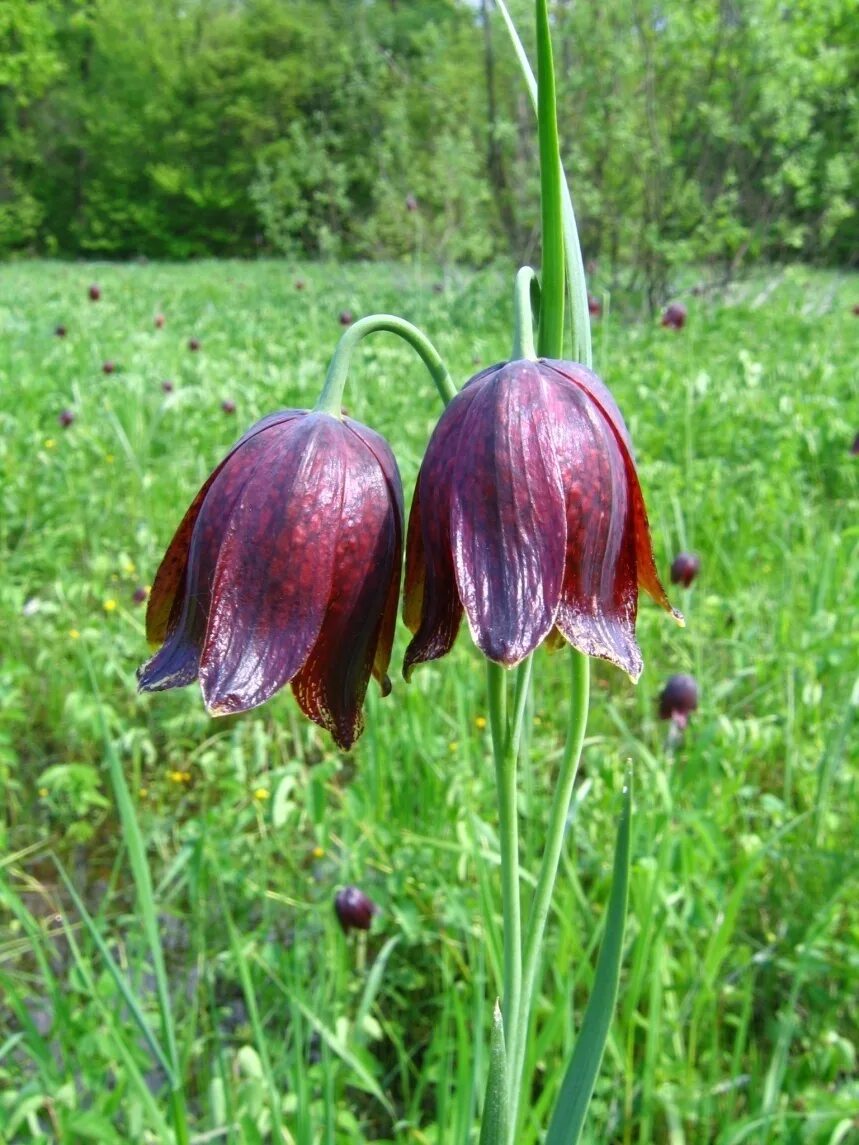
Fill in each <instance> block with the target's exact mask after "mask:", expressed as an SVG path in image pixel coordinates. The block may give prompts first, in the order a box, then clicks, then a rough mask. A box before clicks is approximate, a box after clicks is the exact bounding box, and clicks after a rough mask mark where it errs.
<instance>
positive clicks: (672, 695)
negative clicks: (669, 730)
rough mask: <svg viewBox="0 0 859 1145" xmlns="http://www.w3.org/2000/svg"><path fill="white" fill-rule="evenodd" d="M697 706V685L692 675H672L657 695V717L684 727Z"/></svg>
mask: <svg viewBox="0 0 859 1145" xmlns="http://www.w3.org/2000/svg"><path fill="white" fill-rule="evenodd" d="M697 707H698V685H697V684H696V683H695V680H694V678H693V677H692V676H683V675H681V676H672V677H671V678H670V679H669V681H668V683H667V684H666V685H665V687H664V688H663V689H662V692H661V693H660V696H659V718H660V719H661V720H672V721H673V723H674V724H676V726H677V727H678V728H681V729H682V728H685V727H686V724H687V723H688V720H689V715H690V713H691V712H694V711H695V710H696V709H697Z"/></svg>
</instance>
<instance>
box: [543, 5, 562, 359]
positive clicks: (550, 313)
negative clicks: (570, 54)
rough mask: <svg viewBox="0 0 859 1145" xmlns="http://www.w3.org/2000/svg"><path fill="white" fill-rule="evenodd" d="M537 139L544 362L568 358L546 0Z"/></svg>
mask: <svg viewBox="0 0 859 1145" xmlns="http://www.w3.org/2000/svg"><path fill="white" fill-rule="evenodd" d="M537 135H538V139H539V144H540V216H541V217H540V227H541V233H542V239H543V273H542V283H541V286H542V305H541V313H540V337H539V342H540V357H541V358H560V357H562V356H563V353H564V224H563V209H562V206H561V184H562V182H563V179H562V175H561V156H560V152H559V150H558V112H557V106H556V102H555V69H554V65H553V63H552V40H551V36H550V35H549V11H548V3H547V0H537Z"/></svg>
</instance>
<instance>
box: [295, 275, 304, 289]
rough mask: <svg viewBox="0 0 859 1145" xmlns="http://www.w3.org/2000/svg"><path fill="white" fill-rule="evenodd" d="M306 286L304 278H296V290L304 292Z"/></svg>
mask: <svg viewBox="0 0 859 1145" xmlns="http://www.w3.org/2000/svg"><path fill="white" fill-rule="evenodd" d="M304 285H305V284H304V279H303V278H296V280H295V289H296V290H304Z"/></svg>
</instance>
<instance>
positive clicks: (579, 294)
mask: <svg viewBox="0 0 859 1145" xmlns="http://www.w3.org/2000/svg"><path fill="white" fill-rule="evenodd" d="M497 3H498V7H499V9H500V11H501V15H502V17H503V18H504V24H505V26H506V28H507V34H508V35H509V37H510V41H511V43H512V45H513V51H514V53H515V55H516V59H517V61H518V63H519V68H520V70H521V72H522V75H523V76H524V79H525V84H526V86H527V88H528V93H529V94H530V96H531V103H532V104H533V105H534V111H535V112H536V111H537V80H536V77H535V75H534V72H533V70H532V69H531V64H530V62H529V60H528V56H527V54H526V52H525V48H524V45H523V44H522V41H521V40H520V38H519V33H518V32H517V31H516V26H515V24H514V23H513V20H512V19H511V17H510V13H509V12H508V10H507V5H506V4H505V2H504V0H497ZM561 210H562V212H563V225H564V253H565V256H566V260H567V285H568V287H569V290H570V316H571V320H572V327H573V356H574V357H575V359H576V361H578V362H583V363H584V364H585V365H586V366H591V365H593V348H592V345H591V320H590V317H589V315H588V291H587V284H586V282H585V264H584V260H583V259H582V247H581V243H580V242H579V229H578V227H577V225H576V213H575V211H574V210H573V200H572V196H571V195H570V188H569V185H568V183H567V177H566V175H565V173H564V168H563V165H562V166H561Z"/></svg>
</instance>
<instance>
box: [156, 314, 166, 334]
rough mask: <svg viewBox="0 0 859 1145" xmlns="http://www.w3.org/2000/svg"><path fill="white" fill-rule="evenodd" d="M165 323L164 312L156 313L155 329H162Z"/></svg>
mask: <svg viewBox="0 0 859 1145" xmlns="http://www.w3.org/2000/svg"><path fill="white" fill-rule="evenodd" d="M163 325H164V315H163V314H156V315H155V329H156V330H160V329H161V327H162V326H163Z"/></svg>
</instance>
